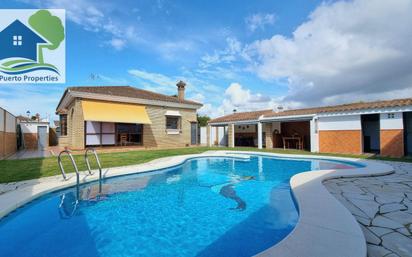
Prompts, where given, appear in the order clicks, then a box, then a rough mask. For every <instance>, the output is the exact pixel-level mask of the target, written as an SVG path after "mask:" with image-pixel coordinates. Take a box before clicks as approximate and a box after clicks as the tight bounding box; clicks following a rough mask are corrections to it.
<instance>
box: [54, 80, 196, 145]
mask: <svg viewBox="0 0 412 257" xmlns="http://www.w3.org/2000/svg"><path fill="white" fill-rule="evenodd" d="M185 86H186V84H185V83H184V82H182V81H180V82H179V83H177V91H178V94H177V96H167V95H163V94H159V93H155V92H151V91H147V90H142V89H138V88H135V87H130V86H95V87H69V88H67V89H66V90H65V92H64V94H63V96H62V98H61V100H60V102H59V104H58V106H57V109H56V114H58V115H59V116H60V136H59V138H58V144H59V146H65V147H69V148H71V149H84V148H85V147H88V146H133V145H134V146H142V147H145V148H152V147H157V148H164V147H183V146H190V145H196V144H197V133H198V132H197V116H196V112H197V109H199V108H200V107H201V106H202V104H200V103H197V102H194V101H189V100H186V99H185V96H184V95H185Z"/></svg>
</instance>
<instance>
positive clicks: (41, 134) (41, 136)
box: [37, 126, 49, 149]
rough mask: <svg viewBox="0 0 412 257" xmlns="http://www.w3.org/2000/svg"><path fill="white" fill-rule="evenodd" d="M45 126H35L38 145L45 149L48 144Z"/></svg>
mask: <svg viewBox="0 0 412 257" xmlns="http://www.w3.org/2000/svg"><path fill="white" fill-rule="evenodd" d="M47 135H48V133H47V126H38V127H37V136H38V145H39V149H46V148H47V146H48V141H49V139H48V137H47Z"/></svg>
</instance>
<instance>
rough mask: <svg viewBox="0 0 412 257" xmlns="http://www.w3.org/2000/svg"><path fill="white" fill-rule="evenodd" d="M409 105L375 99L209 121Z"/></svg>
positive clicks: (407, 101)
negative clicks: (372, 100)
mask: <svg viewBox="0 0 412 257" xmlns="http://www.w3.org/2000/svg"><path fill="white" fill-rule="evenodd" d="M408 105H412V98H404V99H393V100H385V101H374V102H358V103H349V104H341V105H333V106H323V107H313V108H304V109H295V110H284V111H282V112H275V111H273V110H262V111H253V112H238V113H233V114H229V115H226V116H222V117H218V118H216V119H212V120H210V121H209V123H221V122H231V121H243V120H257V119H258V118H259V117H260V116H261V115H264V116H265V117H282V116H294V115H309V114H318V113H329V112H346V111H355V110H364V109H379V108H390V107H402V106H408Z"/></svg>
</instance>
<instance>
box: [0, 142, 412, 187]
mask: <svg viewBox="0 0 412 257" xmlns="http://www.w3.org/2000/svg"><path fill="white" fill-rule="evenodd" d="M208 150H232V151H261V152H271V153H282V154H305V155H314V156H316V155H325V156H338V157H352V158H361V159H377V160H385V161H404V162H412V158H410V157H403V158H390V157H379V156H369V155H351V154H317V153H311V152H307V151H300V150H291V149H287V150H283V149H260V150H259V149H257V148H252V147H237V148H222V147H219V148H216V147H191V148H179V149H167V150H135V151H128V152H117V153H101V154H99V157H100V161H101V163H102V166H103V168H110V167H116V166H126V165H133V164H140V163H145V162H149V161H152V160H154V159H158V158H162V157H168V156H175V155H184V154H199V153H203V152H205V151H208ZM73 156H74V159H75V161H76V163H77V165H78V168H79V170H80V171H83V170H86V164H85V162H84V157H83V155H73ZM90 164H91V166H92V168H96V165H93V164H95V162H94V160H93V157H90ZM63 165H64V167H65V169H66V173H70V172H74V169H73V168H72V166H71V163H70V160H69V158H68V157H67V156H65V157H64V158H63ZM59 174H60V169H59V167H58V164H57V157H48V158H33V159H25V160H0V183H7V182H15V181H22V180H28V179H35V178H40V177H47V176H54V175H59Z"/></svg>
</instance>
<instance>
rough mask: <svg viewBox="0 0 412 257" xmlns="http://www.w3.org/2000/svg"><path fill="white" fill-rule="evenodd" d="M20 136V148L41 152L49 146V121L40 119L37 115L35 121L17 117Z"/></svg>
mask: <svg viewBox="0 0 412 257" xmlns="http://www.w3.org/2000/svg"><path fill="white" fill-rule="evenodd" d="M17 123H18V124H19V126H20V131H21V135H22V143H21V144H22V147H23V148H25V149H28V150H37V149H39V150H43V149H46V148H47V147H48V146H49V121H48V120H42V119H40V115H39V114H37V115H36V118H35V119H30V118H27V117H24V116H17Z"/></svg>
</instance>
